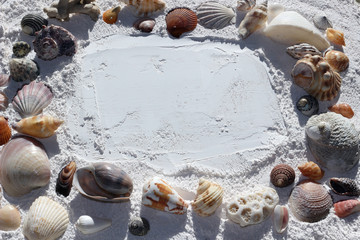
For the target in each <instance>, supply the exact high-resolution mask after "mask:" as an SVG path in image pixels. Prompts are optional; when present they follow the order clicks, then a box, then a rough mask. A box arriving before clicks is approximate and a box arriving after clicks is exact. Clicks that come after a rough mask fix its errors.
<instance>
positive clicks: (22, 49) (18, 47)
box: [13, 41, 31, 58]
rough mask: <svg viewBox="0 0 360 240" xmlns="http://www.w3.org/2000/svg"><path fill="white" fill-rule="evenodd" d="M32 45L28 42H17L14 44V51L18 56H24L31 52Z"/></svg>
mask: <svg viewBox="0 0 360 240" xmlns="http://www.w3.org/2000/svg"><path fill="white" fill-rule="evenodd" d="M30 51H31V47H30V45H29V44H28V43H27V42H23V41H20V42H16V43H14V45H13V53H14V55H15V56H16V57H19V58H22V57H25V56H26V55H28V54H29V52H30Z"/></svg>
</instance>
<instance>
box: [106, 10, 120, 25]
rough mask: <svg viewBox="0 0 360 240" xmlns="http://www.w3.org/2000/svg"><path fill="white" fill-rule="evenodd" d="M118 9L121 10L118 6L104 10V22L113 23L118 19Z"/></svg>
mask: <svg viewBox="0 0 360 240" xmlns="http://www.w3.org/2000/svg"><path fill="white" fill-rule="evenodd" d="M120 10H121V8H120V6H117V7H113V8H111V9H109V10H106V11H105V12H104V13H103V15H102V18H103V20H104V22H106V23H108V24H114V23H115V22H116V21H117V19H118V14H119V12H120Z"/></svg>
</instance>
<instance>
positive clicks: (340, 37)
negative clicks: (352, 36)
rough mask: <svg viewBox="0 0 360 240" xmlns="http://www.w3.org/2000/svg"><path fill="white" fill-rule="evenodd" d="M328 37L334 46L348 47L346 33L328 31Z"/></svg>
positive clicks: (330, 29)
mask: <svg viewBox="0 0 360 240" xmlns="http://www.w3.org/2000/svg"><path fill="white" fill-rule="evenodd" d="M326 37H327V39H328V40H329V41H330V42H332V43H334V44H337V45H342V46H346V45H345V38H344V33H343V32H341V31H339V30H335V29H333V28H328V29H326Z"/></svg>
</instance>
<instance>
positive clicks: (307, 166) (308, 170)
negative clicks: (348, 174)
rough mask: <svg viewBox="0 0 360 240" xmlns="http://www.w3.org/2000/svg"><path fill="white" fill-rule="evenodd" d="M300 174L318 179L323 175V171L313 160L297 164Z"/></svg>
mask: <svg viewBox="0 0 360 240" xmlns="http://www.w3.org/2000/svg"><path fill="white" fill-rule="evenodd" d="M298 169H299V170H300V172H301V174H302V175H304V176H305V177H308V178H310V179H312V180H320V179H322V177H323V176H324V173H325V172H324V171H323V170H322V169H321V168H320V167H319V166H318V165H317V164H316V163H314V162H311V161H310V162H306V163H303V164H300V165H299V166H298Z"/></svg>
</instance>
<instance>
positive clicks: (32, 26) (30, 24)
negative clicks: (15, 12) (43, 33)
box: [21, 14, 48, 36]
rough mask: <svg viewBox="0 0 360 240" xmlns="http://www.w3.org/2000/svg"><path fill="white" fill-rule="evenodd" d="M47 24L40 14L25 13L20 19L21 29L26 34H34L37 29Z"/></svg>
mask: <svg viewBox="0 0 360 240" xmlns="http://www.w3.org/2000/svg"><path fill="white" fill-rule="evenodd" d="M43 25H45V26H47V25H48V21H47V20H46V19H45V18H43V17H42V16H40V15H36V14H27V15H25V16H24V17H23V18H22V19H21V28H22V31H23V32H24V33H26V34H28V35H32V36H34V35H35V33H36V32H37V31H40V30H41V28H42V26H43Z"/></svg>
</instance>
